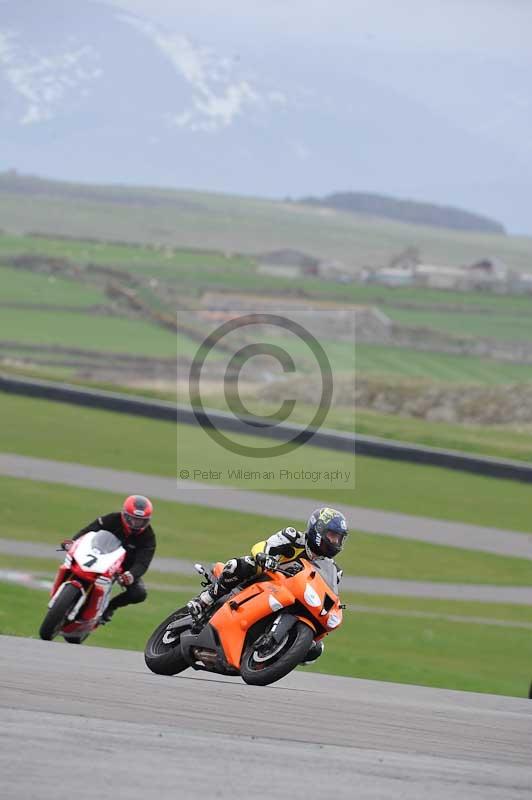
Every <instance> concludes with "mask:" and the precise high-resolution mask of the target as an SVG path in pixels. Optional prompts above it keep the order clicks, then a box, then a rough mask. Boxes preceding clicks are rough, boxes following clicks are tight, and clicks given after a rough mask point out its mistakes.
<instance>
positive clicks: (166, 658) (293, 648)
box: [144, 558, 344, 686]
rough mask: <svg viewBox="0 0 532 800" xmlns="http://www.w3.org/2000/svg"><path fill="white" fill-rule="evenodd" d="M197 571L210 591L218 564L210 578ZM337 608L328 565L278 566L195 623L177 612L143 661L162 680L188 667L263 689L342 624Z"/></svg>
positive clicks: (332, 571)
mask: <svg viewBox="0 0 532 800" xmlns="http://www.w3.org/2000/svg"><path fill="white" fill-rule="evenodd" d="M195 567H196V570H197V571H198V572H199V573H200V574H201V575H203V577H204V579H205V580H204V582H203V584H202V585H203V586H208V585H209V584H211V583H213V582H214V581H216V579H217V577H218V576H219V575H220V572H221V570H222V568H223V564H221V563H218V564H215V565H214V567H213V570H212V572H208V571H207V570H206V569H205V568H204V567H202V566H201V564H196V565H195ZM339 600H340V599H339V596H338V571H337V569H336V566H335V564H334V563H333V562H332V561H331V560H330V559H327V558H316V559H315V560H313V561H309V560H307V559H305V558H302V559H301V560H298V561H291V562H288V563H285V564H277V566H275V567H274V568H273V569H269V570H266V571H265V572H264V573H263V574H262V575H260V576H259V577H257V578H253V579H251V581H248V582H246V583H245V584H243V585H241V586H240V587H238V588H236V589H234V590H233V591H231V592H230V593H229V594H226V595H224V596H223V597H220V598H219V599H218V600H217V601H216V602H215V603H214V604H213V605H212V606H211V607H210V608H209V609H208V611H207V612H206V615H205V616H204V617H203V618H202V619H201V620H199V621H195V620H194V619H193V618H192V617H191V616H190V614H189V613H188V610H187V608H186V607H183V608H180V609H178V610H177V611H174V613H173V614H171V615H170V616H169V617H168V618H167V619H165V620H164V622H162V623H161V624H160V625H159V627H158V628H157V629H156V630H155V631H154V632H153V633H152V635H151V636H150V638H149V640H148V643H147V644H146V648H145V651H144V658H145V660H146V664H147V666H148V667H149V668H150V669H151V671H152V672H156V673H157V674H159V675H176V674H177V673H178V672H182V671H183V670H185V669H187V668H188V667H192V669H201V670H207V671H209V672H217V673H220V674H222V675H240V676H241V677H242V679H243V680H244V681H245V682H246V683H250V684H255V685H259V686H266V685H267V684H270V683H274V682H275V681H278V680H279V679H280V678H283V677H284V676H285V675H288V673H289V672H291V671H292V670H293V669H294V668H295V667H297V665H298V664H300V663H301V662H302V661H304V659H305V656H306V654H307V652H308V650H309V647H310V646H311V645H312V642H313V641H319V640H320V639H323V637H324V636H326V635H327V633H330V631H332V630H335V629H336V628H338V627H339V625H341V624H342V609H343V608H344V606H343V605H341V604H340V601H339Z"/></svg>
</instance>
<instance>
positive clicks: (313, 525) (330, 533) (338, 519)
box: [307, 507, 349, 558]
mask: <svg viewBox="0 0 532 800" xmlns="http://www.w3.org/2000/svg"><path fill="white" fill-rule="evenodd" d="M348 532H349V531H348V530H347V522H346V519H345V517H344V515H343V514H342V512H341V511H336V509H334V508H327V507H324V508H317V509H316V511H313V512H312V514H311V516H310V519H309V521H308V525H307V547H308V548H309V549H310V551H311V553H312V554H313V555H315V556H326V557H327V558H334V556H336V555H337V554H338V553H339V552H340V551H341V550H342V548H343V546H344V540H345V538H346V536H347V534H348Z"/></svg>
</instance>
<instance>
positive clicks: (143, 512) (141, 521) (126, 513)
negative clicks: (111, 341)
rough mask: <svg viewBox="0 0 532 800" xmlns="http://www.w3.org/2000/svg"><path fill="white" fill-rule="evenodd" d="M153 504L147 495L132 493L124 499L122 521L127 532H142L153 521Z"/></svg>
mask: <svg viewBox="0 0 532 800" xmlns="http://www.w3.org/2000/svg"><path fill="white" fill-rule="evenodd" d="M152 514H153V506H152V504H151V503H150V501H149V500H148V498H147V497H143V496H142V495H141V494H132V495H130V496H129V497H127V498H126V499H125V500H124V505H123V506H122V522H123V524H124V528H125V529H126V531H127V533H142V531H144V530H146V528H147V527H148V525H149V524H150V522H151V515H152Z"/></svg>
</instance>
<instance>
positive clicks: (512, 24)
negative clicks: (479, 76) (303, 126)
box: [112, 0, 532, 65]
mask: <svg viewBox="0 0 532 800" xmlns="http://www.w3.org/2000/svg"><path fill="white" fill-rule="evenodd" d="M112 5H115V6H120V7H122V8H126V9H128V10H130V11H134V12H137V13H141V14H142V15H144V16H148V17H152V18H153V19H157V20H160V21H166V22H171V23H172V24H174V25H175V24H179V25H181V26H182V27H184V28H187V29H188V30H191V29H193V28H196V27H197V28H198V31H199V32H201V34H202V36H207V37H209V36H210V37H212V38H216V31H217V30H218V31H219V30H220V27H221V28H222V29H223V33H224V38H226V37H227V36H228V34H230V33H231V31H233V32H234V36H235V40H237V39H238V37H239V36H240V32H241V31H243V30H245V31H249V32H251V31H255V32H256V34H257V36H258V38H259V40H260V39H262V38H263V37H267V38H268V39H269V38H270V37H271V38H272V39H274V40H275V39H276V38H278V37H285V36H286V37H289V38H290V39H292V40H293V41H297V42H300V43H302V44H307V45H308V44H310V42H312V41H314V42H323V39H324V37H327V38H328V39H329V40H332V41H335V42H338V43H339V44H342V43H349V44H353V43H357V44H358V45H362V44H363V45H366V46H368V47H374V48H381V47H385V48H386V49H392V50H398V51H400V50H412V49H414V50H419V51H426V50H444V51H449V50H450V51H456V50H467V51H468V52H469V53H477V54H482V53H485V54H490V55H493V54H494V53H498V54H500V55H503V56H507V57H511V58H514V59H521V58H522V59H523V60H524V61H525V62H526V63H529V64H531V65H532V47H531V46H530V43H531V39H530V37H531V34H532V3H531V2H530V0H401V2H400V3H398V2H396V0H332V2H331V0H268V2H263V1H262V0H260V2H257V0H243V1H242V2H239V1H238V0H236V1H235V0H233V1H232V2H227V0H195V1H194V0H179V2H177V0H176V2H172V0H112ZM209 21H210V22H212V29H211V30H210V31H209V30H208V28H206V27H205V24H206V23H209ZM200 26H201V27H200ZM257 44H258V45H259V46H260V41H258V42H257Z"/></svg>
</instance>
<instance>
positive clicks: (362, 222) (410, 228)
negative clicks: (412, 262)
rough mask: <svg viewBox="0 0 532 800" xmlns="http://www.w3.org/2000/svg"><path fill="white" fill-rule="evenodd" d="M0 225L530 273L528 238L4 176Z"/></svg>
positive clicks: (358, 262)
mask: <svg viewBox="0 0 532 800" xmlns="http://www.w3.org/2000/svg"><path fill="white" fill-rule="evenodd" d="M0 219H1V220H2V223H1V225H2V228H3V229H4V230H5V231H8V232H14V233H24V232H28V231H40V232H43V233H46V234H63V235H69V236H75V237H79V238H86V237H95V238H102V239H108V240H113V241H123V242H144V243H151V244H159V245H172V246H179V247H193V248H196V247H198V248H202V249H214V250H221V251H222V252H240V253H259V252H263V251H268V250H272V249H278V248H296V249H300V250H304V251H307V252H310V253H312V254H314V255H316V256H318V257H320V258H325V259H336V260H340V261H342V262H343V263H344V264H345V265H346V267H347V268H351V269H355V268H360V267H364V266H379V265H383V264H386V263H388V261H389V260H390V258H391V257H392V256H394V255H396V254H397V253H398V252H400V251H402V250H403V249H404V248H405V247H408V246H416V247H418V248H419V250H420V252H421V253H422V254H423V257H424V258H425V259H426V260H427V261H429V262H431V263H436V264H438V263H441V264H461V263H469V262H472V261H474V260H478V259H479V258H481V257H482V256H486V255H491V256H498V257H499V258H501V259H503V260H504V261H506V262H507V263H508V265H509V266H510V267H513V268H516V269H522V270H532V239H530V238H526V237H509V236H502V235H496V234H486V233H470V232H467V233H466V232H456V231H447V230H444V229H441V228H431V227H428V226H422V225H417V226H416V225H411V224H404V223H399V222H392V221H390V220H383V219H379V218H377V217H367V216H365V215H356V214H351V213H348V212H343V211H336V210H333V209H329V208H313V207H310V206H305V205H298V204H295V203H291V202H281V201H273V200H263V199H258V198H249V197H248V198H245V197H236V196H229V195H217V194H209V193H205V192H192V191H184V190H182V191H176V190H162V189H151V188H148V189H143V188H139V187H134V188H133V187H132V188H129V187H121V188H120V187H118V188H117V187H103V186H102V187H93V188H90V187H86V186H84V185H82V184H79V185H78V184H65V183H60V182H57V181H45V180H36V179H34V178H28V179H25V178H22V177H20V176H16V175H7V176H6V175H4V178H3V180H1V181H0Z"/></svg>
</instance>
